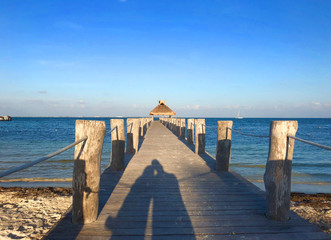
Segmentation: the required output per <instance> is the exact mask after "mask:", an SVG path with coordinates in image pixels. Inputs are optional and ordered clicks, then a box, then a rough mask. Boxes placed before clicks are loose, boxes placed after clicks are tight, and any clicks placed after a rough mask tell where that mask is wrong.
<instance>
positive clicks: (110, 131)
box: [106, 126, 117, 135]
mask: <svg viewBox="0 0 331 240" xmlns="http://www.w3.org/2000/svg"><path fill="white" fill-rule="evenodd" d="M116 128H117V126H115V127H114V128H113V129H111V130H109V131H108V132H107V133H106V135H108V134H111V133H112V132H113V131H114V130H115V129H116Z"/></svg>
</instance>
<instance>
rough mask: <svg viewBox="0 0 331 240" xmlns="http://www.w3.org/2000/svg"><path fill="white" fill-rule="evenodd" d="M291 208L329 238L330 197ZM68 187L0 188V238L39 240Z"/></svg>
mask: <svg viewBox="0 0 331 240" xmlns="http://www.w3.org/2000/svg"><path fill="white" fill-rule="evenodd" d="M291 200H292V207H291V209H292V210H293V211H295V212H296V213H297V214H299V215H300V216H301V217H303V218H305V219H307V220H308V221H310V222H311V223H313V224H316V225H317V226H319V227H320V228H321V229H322V230H323V231H325V232H327V233H328V234H330V236H331V194H303V193H292V195H291ZM71 202H72V190H71V189H70V188H59V187H58V188H53V187H47V188H19V187H9V188H3V187H0V206H1V208H0V221H1V224H0V239H4V240H5V239H41V238H42V237H43V236H45V235H46V234H47V233H48V232H49V231H50V229H52V227H53V226H54V225H55V224H56V223H57V222H58V221H59V220H60V219H61V217H62V216H63V215H64V214H65V213H66V212H67V210H68V209H69V207H70V205H71Z"/></svg>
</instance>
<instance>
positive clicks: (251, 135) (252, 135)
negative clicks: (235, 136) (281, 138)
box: [227, 127, 269, 138]
mask: <svg viewBox="0 0 331 240" xmlns="http://www.w3.org/2000/svg"><path fill="white" fill-rule="evenodd" d="M227 129H229V130H231V131H233V132H236V133H239V134H241V135H244V136H249V137H260V138H268V137H269V136H263V135H254V134H248V133H243V132H239V131H238V130H235V129H232V128H229V127H227Z"/></svg>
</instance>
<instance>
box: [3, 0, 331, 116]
mask: <svg viewBox="0 0 331 240" xmlns="http://www.w3.org/2000/svg"><path fill="white" fill-rule="evenodd" d="M330 13H331V1H330V0H325V1H320V0H311V1H307V0H298V1H292V0H289V1H277V0H273V1H264V0H261V1H256V0H242V1H236V0H231V1H227V0H204V1H201V0H176V1H173V0H167V1H162V0H107V1H102V0H98V1H90V0H88V1H87V0H79V1H53V0H49V1H44V0H39V1H37V0H29V1H26V0H1V1H0V115H11V116H28V117H30V116H31V117H34V116H36V117H37V116H73V117H79V116H86V117H88V116H91V117H92V116H105V117H107V116H126V117H127V116H147V115H148V114H149V112H150V111H151V110H152V109H153V108H154V107H156V105H157V104H158V101H159V100H166V104H167V105H168V106H169V107H170V108H171V109H173V110H174V111H175V112H176V113H177V116H179V117H220V118H222V117H224V118H225V117H235V116H236V115H237V114H238V112H239V111H240V115H241V116H243V117H271V118H272V117H274V118H300V117H328V118H330V117H331V93H330V90H331V14H330Z"/></svg>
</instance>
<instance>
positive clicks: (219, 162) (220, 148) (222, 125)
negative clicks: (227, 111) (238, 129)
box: [216, 121, 233, 172]
mask: <svg viewBox="0 0 331 240" xmlns="http://www.w3.org/2000/svg"><path fill="white" fill-rule="evenodd" d="M232 124H233V122H232V121H217V147H216V170H218V171H225V172H228V171H229V165H230V159H231V131H230V130H229V129H228V127H229V128H232Z"/></svg>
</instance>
